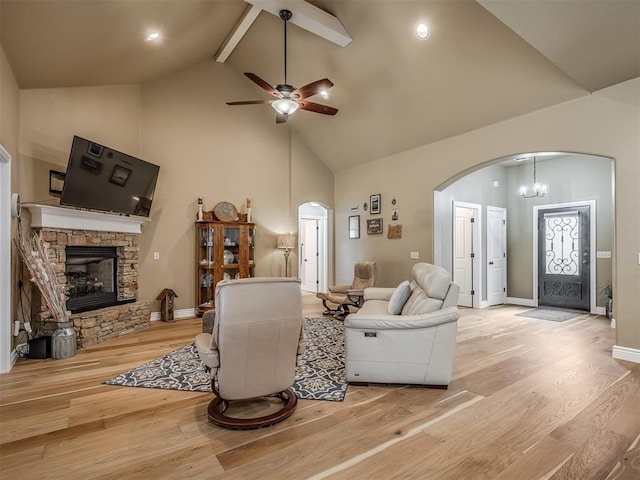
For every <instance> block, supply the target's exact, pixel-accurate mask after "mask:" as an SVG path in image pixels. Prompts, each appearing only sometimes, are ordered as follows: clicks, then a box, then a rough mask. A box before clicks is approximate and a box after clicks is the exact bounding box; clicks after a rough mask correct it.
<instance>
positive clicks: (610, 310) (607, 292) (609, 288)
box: [600, 283, 613, 320]
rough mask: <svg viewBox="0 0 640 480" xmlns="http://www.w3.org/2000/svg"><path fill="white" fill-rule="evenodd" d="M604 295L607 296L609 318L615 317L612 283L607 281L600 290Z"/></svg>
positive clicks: (606, 307)
mask: <svg viewBox="0 0 640 480" xmlns="http://www.w3.org/2000/svg"><path fill="white" fill-rule="evenodd" d="M600 293H601V294H602V296H603V297H605V298H606V300H607V303H605V305H604V310H605V315H606V316H607V318H608V319H609V320H611V319H612V318H613V287H612V286H611V284H610V283H607V284H606V285H605V286H604V287H603V288H602V290H601V291H600Z"/></svg>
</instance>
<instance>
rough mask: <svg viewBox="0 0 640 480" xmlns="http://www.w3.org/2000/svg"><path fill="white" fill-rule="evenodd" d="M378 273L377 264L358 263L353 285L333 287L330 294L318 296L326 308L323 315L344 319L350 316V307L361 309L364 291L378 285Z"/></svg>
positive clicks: (354, 272) (330, 288)
mask: <svg viewBox="0 0 640 480" xmlns="http://www.w3.org/2000/svg"><path fill="white" fill-rule="evenodd" d="M376 273H377V266H376V262H359V263H356V264H355V265H354V267H353V282H351V285H332V286H330V287H329V292H328V293H318V294H317V295H316V296H317V297H318V298H319V299H320V300H322V304H323V305H324V308H325V311H324V312H322V314H323V315H333V316H335V317H338V318H344V317H345V316H347V315H348V314H349V307H355V308H359V307H360V306H361V305H362V301H363V292H364V289H365V288H368V287H375V285H376ZM327 302H330V303H333V304H335V307H331V306H330V305H327Z"/></svg>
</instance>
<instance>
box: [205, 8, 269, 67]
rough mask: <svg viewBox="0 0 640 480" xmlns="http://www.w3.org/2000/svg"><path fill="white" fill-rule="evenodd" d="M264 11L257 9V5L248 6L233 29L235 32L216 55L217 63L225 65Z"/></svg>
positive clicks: (232, 32)
mask: <svg viewBox="0 0 640 480" xmlns="http://www.w3.org/2000/svg"><path fill="white" fill-rule="evenodd" d="M261 11H262V8H260V7H257V6H255V5H251V6H248V7H247V9H246V10H245V12H244V14H243V15H242V18H241V19H240V20H239V21H238V23H236V26H235V27H233V30H232V31H231V33H230V34H229V36H228V37H227V38H226V40H225V41H224V43H223V44H222V47H220V50H218V53H216V62H220V63H224V62H225V61H226V60H227V58H228V57H229V55H231V52H233V49H234V48H236V46H237V45H238V43H240V40H242V37H244V34H245V33H247V30H249V27H250V26H251V25H253V22H254V21H255V19H256V18H257V17H258V14H259V13H260V12H261Z"/></svg>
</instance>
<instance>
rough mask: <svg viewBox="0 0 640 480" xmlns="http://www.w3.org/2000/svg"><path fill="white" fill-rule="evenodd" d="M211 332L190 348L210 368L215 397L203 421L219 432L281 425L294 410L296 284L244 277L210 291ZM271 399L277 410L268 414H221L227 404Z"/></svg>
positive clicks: (298, 323)
mask: <svg viewBox="0 0 640 480" xmlns="http://www.w3.org/2000/svg"><path fill="white" fill-rule="evenodd" d="M215 295H216V298H215V305H216V309H215V318H214V323H213V331H212V332H211V333H201V334H199V335H198V336H197V337H196V340H195V344H196V348H197V349H198V353H199V355H200V358H201V359H202V361H203V363H204V364H205V365H206V366H207V367H208V368H209V369H210V373H211V389H212V391H213V393H214V394H215V398H214V399H213V400H212V401H211V403H209V407H208V410H207V411H208V414H209V419H210V420H211V421H212V422H213V423H214V424H216V425H218V426H221V427H224V428H232V429H237V430H246V429H252V428H262V427H266V426H269V425H273V424H275V423H278V422H281V421H282V420H284V419H286V418H288V417H289V416H290V415H291V414H292V413H293V411H294V409H295V406H296V403H297V398H296V395H295V393H294V392H293V390H292V389H291V386H292V385H293V382H294V380H295V370H296V362H297V356H298V355H300V354H302V353H303V352H304V350H305V347H306V338H305V337H304V333H303V329H302V300H301V293H300V280H299V279H294V278H244V279H241V280H232V281H229V280H224V281H222V282H219V283H218V285H217V286H216V294H215ZM274 394H275V395H277V396H278V397H279V398H280V399H281V400H282V401H283V404H284V405H283V407H282V408H281V409H280V410H279V411H277V412H275V413H272V414H270V415H265V416H262V417H257V418H256V417H252V418H237V417H232V416H228V415H225V412H226V410H227V408H228V407H229V402H233V401H235V400H248V399H254V398H258V397H265V396H270V395H274Z"/></svg>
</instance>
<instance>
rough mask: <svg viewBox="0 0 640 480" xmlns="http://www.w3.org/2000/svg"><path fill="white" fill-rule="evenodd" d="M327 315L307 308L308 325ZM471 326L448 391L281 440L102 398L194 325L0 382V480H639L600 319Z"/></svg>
mask: <svg viewBox="0 0 640 480" xmlns="http://www.w3.org/2000/svg"><path fill="white" fill-rule="evenodd" d="M321 307H322V306H321V304H320V303H319V302H318V301H317V300H316V299H315V298H314V297H311V296H307V297H305V299H304V314H305V316H319V314H320V312H321V310H322V308H321ZM524 310H526V308H525V307H515V306H504V307H494V308H489V309H485V310H471V309H464V310H462V318H461V320H460V322H459V326H458V346H457V350H456V360H455V362H456V363H455V373H454V380H453V381H452V383H451V385H450V386H449V389H448V390H437V389H425V388H419V387H406V386H398V385H393V386H383V385H376V386H349V388H348V392H347V397H346V399H345V401H344V402H322V401H309V400H300V401H299V403H298V408H297V410H296V412H295V413H294V414H293V416H292V417H291V418H289V419H288V420H286V421H285V422H283V423H281V424H279V425H276V426H274V427H270V428H266V429H262V430H254V431H249V432H237V431H230V430H222V429H220V428H217V427H215V426H213V425H212V424H210V423H209V422H208V420H207V416H206V407H207V404H208V403H209V401H210V400H211V395H209V394H202V393H187V392H178V391H166V390H153V389H145V388H128V387H115V386H107V385H102V384H101V382H102V381H104V380H106V379H108V378H110V377H111V376H113V375H116V374H118V373H121V372H123V371H126V370H128V369H130V368H132V367H135V366H138V365H140V364H142V363H144V362H147V361H149V360H152V359H154V358H156V357H158V356H160V355H162V354H164V353H166V352H169V351H171V350H174V349H176V348H178V347H180V346H182V345H184V344H186V343H188V342H190V341H191V340H192V339H193V338H194V336H195V335H196V333H198V332H199V330H200V319H185V320H179V321H177V322H176V323H173V324H166V323H162V322H154V323H153V325H152V327H151V328H150V329H148V330H146V331H143V332H139V333H136V334H133V335H129V336H126V337H123V338H120V339H117V340H113V341H110V342H108V343H104V344H101V345H97V346H95V347H92V348H88V349H85V350H82V351H79V352H78V354H77V355H76V356H75V357H73V358H69V359H65V360H51V359H49V360H21V361H19V362H18V364H16V366H15V367H14V369H13V370H12V371H11V372H10V373H8V374H4V375H0V477H1V478H2V479H11V478H13V479H20V480H25V479H61V478H65V479H72V480H73V479H82V480H85V479H116V478H117V479H134V478H135V479H154V480H155V479H171V480H174V479H182V478H189V479H213V478H225V479H227V478H229V479H231V478H233V479H258V478H260V479H264V478H293V479H303V478H304V479H307V478H309V479H322V478H329V479H360V478H363V479H364V478H366V479H382V478H384V479H389V478H392V479H456V480H458V479H474V480H475V479H491V480H514V479H517V480H520V479H545V480H547V479H554V480H555V479H576V480H577V479H580V480H584V479H608V480H614V479H615V480H623V479H626V480H630V479H635V480H637V479H639V478H640V365H637V364H633V363H628V362H623V361H617V360H613V359H612V358H611V348H612V346H613V344H614V330H612V329H611V328H610V327H609V321H608V320H606V319H605V318H604V317H600V316H594V315H582V316H580V317H578V318H575V319H572V320H569V321H566V322H563V323H556V322H551V321H544V320H535V319H531V318H525V317H518V316H514V314H515V313H518V312H521V311H524Z"/></svg>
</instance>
